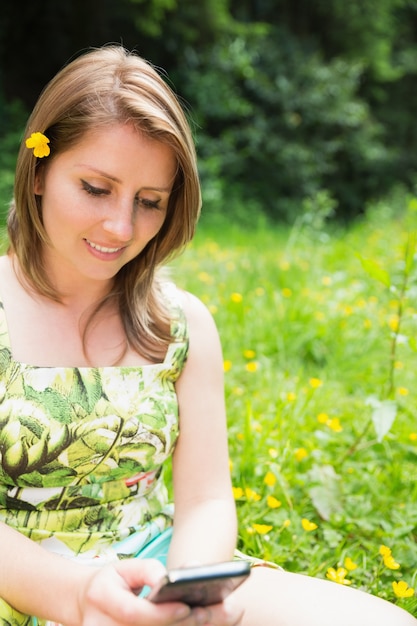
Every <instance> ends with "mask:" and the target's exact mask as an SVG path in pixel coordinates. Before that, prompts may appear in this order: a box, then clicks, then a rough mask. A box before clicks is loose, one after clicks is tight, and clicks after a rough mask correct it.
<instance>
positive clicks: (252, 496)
mask: <svg viewBox="0 0 417 626" xmlns="http://www.w3.org/2000/svg"><path fill="white" fill-rule="evenodd" d="M245 494H246V497H247V499H248V500H253V501H254V502H258V501H259V500H260V499H261V496H260V495H259V494H258V493H256V491H253V489H250V487H246V489H245Z"/></svg>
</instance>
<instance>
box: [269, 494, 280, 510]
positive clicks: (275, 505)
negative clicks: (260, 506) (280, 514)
mask: <svg viewBox="0 0 417 626" xmlns="http://www.w3.org/2000/svg"><path fill="white" fill-rule="evenodd" d="M266 503H267V505H268V506H269V508H270V509H278V508H279V507H280V506H281V504H282V502H281V500H277V498H274V496H268V497H267V499H266Z"/></svg>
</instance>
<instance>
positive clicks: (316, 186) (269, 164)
mask: <svg viewBox="0 0 417 626" xmlns="http://www.w3.org/2000/svg"><path fill="white" fill-rule="evenodd" d="M277 41H279V46H278V45H277ZM219 76H221V77H222V80H220V81H219ZM361 77H362V67H361V65H360V64H348V63H347V62H346V61H344V60H343V59H334V60H332V61H331V62H328V63H325V62H324V61H323V59H322V58H321V57H320V54H319V53H318V52H314V51H313V52H311V51H310V50H306V49H304V48H303V46H302V45H301V44H300V42H299V41H297V40H296V39H295V38H294V37H292V36H291V35H289V34H288V32H287V31H286V30H285V29H278V28H266V27H264V26H259V27H258V29H254V28H253V26H251V28H250V29H239V32H238V33H236V34H235V35H233V36H225V37H224V38H222V39H221V40H218V41H217V42H216V43H215V44H214V45H213V46H211V47H210V49H209V50H207V51H206V52H205V53H204V52H203V53H202V54H201V55H200V56H199V57H196V58H194V59H193V62H192V63H190V67H189V68H187V85H186V87H187V89H188V94H189V97H190V98H191V94H193V96H194V103H195V107H194V109H195V112H196V115H197V124H198V126H199V127H201V128H202V129H204V132H202V133H201V135H199V136H198V148H199V153H200V156H201V173H202V180H203V187H204V189H205V193H206V196H205V198H206V200H207V201H208V202H210V199H211V197H212V196H213V195H214V198H215V199H216V202H215V203H213V204H210V208H212V206H213V207H214V206H215V205H217V206H218V207H219V210H220V211H221V212H224V210H225V204H226V206H228V205H230V201H231V203H232V207H233V209H234V207H235V206H236V205H237V204H238V203H239V202H240V203H242V204H246V203H249V205H250V207H251V203H252V204H254V205H255V206H256V207H257V209H258V210H262V211H264V212H266V213H267V214H268V215H270V216H273V217H274V218H281V219H282V218H287V219H289V220H290V221H292V219H293V216H294V215H297V213H299V212H300V207H301V206H302V203H303V201H304V200H305V199H308V198H314V197H315V196H316V194H318V193H319V192H320V190H322V189H326V190H327V192H328V194H329V195H330V196H331V197H333V198H334V200H335V201H336V202H335V204H337V205H338V207H339V209H338V211H339V213H340V214H342V215H345V216H349V215H354V214H356V213H358V212H361V210H362V209H363V206H364V203H365V202H366V199H367V198H368V197H370V196H372V195H373V194H375V193H377V192H378V193H380V191H381V188H382V186H383V185H382V183H381V174H382V172H383V171H385V170H386V168H387V166H388V163H389V162H391V161H392V159H393V157H394V154H393V152H392V151H390V150H389V149H387V148H386V147H385V146H384V143H383V141H382V138H383V131H382V128H381V127H380V126H379V125H378V124H377V123H376V122H375V120H374V119H373V118H372V115H371V113H370V110H369V107H368V106H367V105H366V103H365V102H364V101H363V100H361V99H360V98H359V97H358V96H357V91H358V87H359V83H360V80H361ZM213 187H214V188H215V193H214V194H213ZM226 210H227V209H226ZM249 213H250V214H251V213H252V210H249Z"/></svg>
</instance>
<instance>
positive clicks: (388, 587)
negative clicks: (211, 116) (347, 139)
mask: <svg viewBox="0 0 417 626" xmlns="http://www.w3.org/2000/svg"><path fill="white" fill-rule="evenodd" d="M416 204H417V203H416V202H415V201H414V200H412V201H411V202H409V204H408V207H407V210H406V211H404V213H403V215H402V216H401V217H397V218H396V219H393V217H392V215H391V212H390V210H389V208H387V207H385V206H384V205H381V206H379V207H376V208H375V210H373V211H371V212H370V213H369V215H368V216H367V218H366V220H363V221H362V222H361V223H360V224H357V225H356V226H353V227H351V228H350V229H349V230H346V231H334V232H331V233H328V232H326V231H325V229H324V228H323V226H322V225H321V226H320V227H319V228H314V227H313V226H312V225H308V224H304V225H301V226H299V227H297V228H294V229H293V230H292V231H287V232H282V231H280V230H276V231H274V230H268V229H255V230H254V231H250V230H246V231H242V230H239V229H237V228H233V227H227V228H223V229H222V230H221V231H219V230H218V229H217V230H216V232H214V231H211V230H210V228H204V227H203V228H202V229H201V230H200V231H199V233H198V235H197V237H196V240H195V242H193V244H192V245H191V247H190V248H189V249H188V250H187V251H186V252H185V253H184V254H183V255H182V256H181V257H180V258H179V259H178V260H176V261H175V263H174V264H173V274H174V277H175V280H176V282H177V283H178V284H179V285H181V286H183V287H185V288H187V289H189V290H190V291H192V292H193V293H195V294H196V295H198V296H199V297H200V298H201V299H202V300H203V301H204V302H205V303H206V304H207V306H208V307H209V308H210V310H211V311H212V313H213V315H214V318H215V320H216V322H217V325H218V328H219V331H220V334H221V338H222V344H223V348H224V369H225V380H226V396H227V405H228V416H229V430H230V456H231V468H232V476H233V484H234V491H235V497H236V502H237V507H238V514H239V520H240V538H239V543H240V548H241V549H242V550H244V551H246V552H248V553H249V554H253V555H256V556H260V557H263V558H266V559H268V560H273V561H276V562H278V563H279V564H281V565H282V566H283V567H284V568H286V569H288V570H291V571H298V572H304V573H308V574H311V575H314V576H318V577H323V578H325V577H328V578H332V579H333V580H335V581H336V582H338V583H340V584H351V585H352V586H355V587H358V588H362V589H365V590H367V591H370V592H372V593H374V594H376V595H379V596H382V597H384V598H387V599H389V600H391V601H393V602H396V603H398V604H399V605H401V606H403V607H404V608H406V609H407V610H409V611H410V612H411V613H413V614H414V615H416V616H417V601H416V598H415V594H414V592H413V590H414V589H415V588H416V587H417V546H416V541H415V539H416V531H417V501H416V495H417V472H416V461H417V421H416V414H417V408H416V407H417V389H416V384H415V381H416V372H417V341H416V326H417V308H416V296H417V283H416V278H417V271H416V267H415V251H416V250H415V246H416V241H415V232H414V231H413V227H414V228H415V227H416V224H417V222H416V215H417V214H416Z"/></svg>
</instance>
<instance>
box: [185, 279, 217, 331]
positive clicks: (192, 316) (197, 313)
mask: <svg viewBox="0 0 417 626" xmlns="http://www.w3.org/2000/svg"><path fill="white" fill-rule="evenodd" d="M178 294H179V300H180V304H181V307H182V309H183V311H184V313H185V317H186V318H187V323H188V325H189V327H190V331H197V330H198V329H206V330H209V329H210V328H211V329H212V330H215V329H216V324H215V322H214V319H213V316H212V314H211V313H210V311H209V310H208V308H207V307H206V305H205V304H204V303H203V302H202V301H201V300H200V299H199V298H197V296H195V295H194V294H192V293H190V292H189V291H183V290H182V289H178Z"/></svg>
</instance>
